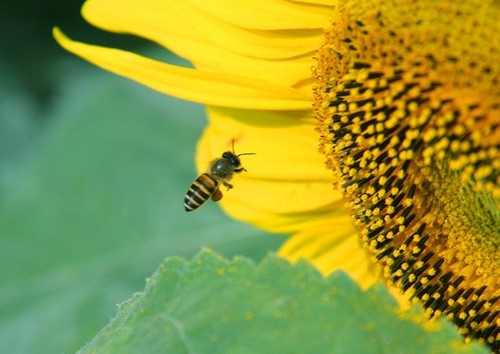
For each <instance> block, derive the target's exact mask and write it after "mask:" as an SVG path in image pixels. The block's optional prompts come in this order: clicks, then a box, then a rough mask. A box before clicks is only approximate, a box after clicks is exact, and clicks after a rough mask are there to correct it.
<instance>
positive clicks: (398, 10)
mask: <svg viewBox="0 0 500 354" xmlns="http://www.w3.org/2000/svg"><path fill="white" fill-rule="evenodd" d="M337 16H339V17H338V18H337V19H334V20H333V22H332V23H334V25H332V27H331V28H330V29H329V30H327V31H326V34H325V39H324V45H323V47H322V48H321V49H320V51H319V53H318V55H317V67H316V70H315V78H316V81H317V85H316V88H315V100H316V102H315V115H316V117H317V122H318V123H317V124H318V125H317V131H318V132H319V133H320V145H321V148H320V150H321V151H328V153H325V157H326V159H327V165H328V166H331V167H332V168H333V170H334V174H335V176H340V178H341V181H342V182H341V184H340V186H341V188H342V191H343V193H344V195H345V197H346V200H347V205H348V207H349V209H350V210H351V214H352V216H353V218H354V219H355V220H356V225H358V227H360V231H361V234H363V237H362V240H363V241H364V242H365V244H366V246H367V248H368V249H369V250H370V251H371V252H372V253H373V256H374V258H375V259H376V260H377V261H378V262H380V263H381V265H382V266H383V267H384V274H385V275H386V276H387V281H388V282H390V283H392V284H393V285H395V286H397V287H399V288H400V289H401V290H402V291H403V292H406V293H408V294H410V295H411V296H412V298H413V299H414V300H415V301H418V302H420V303H421V304H422V306H423V307H425V309H426V313H428V314H429V315H430V316H440V315H443V316H445V317H447V318H449V319H451V320H452V321H454V322H455V324H456V325H457V326H458V327H459V328H460V333H462V334H463V335H464V337H465V340H466V341H468V340H470V339H471V338H477V339H479V340H480V341H483V342H485V343H487V344H488V345H489V346H490V347H491V348H492V349H493V351H500V330H499V323H500V238H499V234H500V212H499V208H498V207H499V205H500V186H499V185H500V172H499V170H500V154H499V146H500V133H499V131H500V82H499V78H500V60H498V58H499V57H500V20H499V19H500V7H498V6H497V5H496V4H494V2H489V1H478V0H472V1H468V2H460V1H450V2H446V3H439V5H438V4H436V3H435V2H433V1H423V2H421V1H419V2H407V1H396V2H385V1H382V0H380V1H379V2H378V3H377V2H375V4H374V3H373V2H370V3H369V5H365V4H363V5H361V4H360V3H359V2H357V3H356V6H354V5H353V4H351V2H349V1H347V2H346V3H345V6H344V7H342V8H341V9H340V10H339V13H338V14H337ZM324 107H328V109H325V108H324ZM331 108H335V109H334V110H331Z"/></svg>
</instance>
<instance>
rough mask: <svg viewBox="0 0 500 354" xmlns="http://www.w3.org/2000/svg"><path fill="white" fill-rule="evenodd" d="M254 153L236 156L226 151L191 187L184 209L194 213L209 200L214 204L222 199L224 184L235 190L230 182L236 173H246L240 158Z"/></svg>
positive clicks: (185, 198)
mask: <svg viewBox="0 0 500 354" xmlns="http://www.w3.org/2000/svg"><path fill="white" fill-rule="evenodd" d="M254 154H255V153H253V152H247V153H244V154H239V155H236V153H235V152H234V141H233V151H226V152H225V153H223V154H222V157H220V158H217V159H215V160H213V161H212V162H211V163H210V165H209V166H208V169H207V172H205V173H202V174H201V175H200V176H199V177H198V178H197V179H195V181H194V182H193V184H191V187H189V189H188V191H187V193H186V196H185V197H184V209H185V210H186V211H193V210H196V209H198V208H199V207H200V206H202V205H203V203H205V202H206V201H207V200H208V199H209V198H210V199H212V200H213V201H214V202H218V201H219V200H221V199H222V192H221V191H220V189H219V188H220V185H221V184H223V185H224V186H225V187H226V188H227V190H230V189H231V188H233V186H232V185H231V184H229V181H230V180H231V179H232V178H233V176H234V174H235V173H240V172H243V171H246V170H245V168H243V167H242V166H241V161H240V156H243V155H254Z"/></svg>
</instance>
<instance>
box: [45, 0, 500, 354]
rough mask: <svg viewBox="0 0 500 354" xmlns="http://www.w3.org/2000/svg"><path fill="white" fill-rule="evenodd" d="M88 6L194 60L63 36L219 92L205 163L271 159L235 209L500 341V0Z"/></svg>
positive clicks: (87, 49) (252, 174)
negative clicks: (181, 62) (185, 64)
mask: <svg viewBox="0 0 500 354" xmlns="http://www.w3.org/2000/svg"><path fill="white" fill-rule="evenodd" d="M83 15H84V16H85V18H86V19H87V20H88V21H89V22H90V23H92V24H93V25H95V26H97V27H101V28H103V29H105V30H108V31H113V32H122V33H125V32H126V33H132V34H135V35H138V36H141V37H144V38H147V39H149V40H151V41H153V42H156V43H158V44H160V45H162V46H164V47H167V48H169V49H170V50H172V51H174V52H175V53H177V54H179V55H180V56H182V57H185V58H187V59H188V60H190V61H191V62H192V63H193V65H194V67H195V68H194V69H189V68H180V67H176V66H172V65H169V64H166V63H161V62H158V61H155V60H152V59H148V58H145V57H142V56H139V55H136V54H133V53H129V52H125V51H121V50H117V49H110V48H103V47H98V46H92V45H88V44H83V43H80V42H75V41H72V40H70V39H68V38H67V37H65V36H64V35H63V34H62V33H61V32H60V31H59V30H58V29H55V31H54V35H55V37H56V39H57V40H58V41H59V43H60V44H61V45H62V46H63V47H64V48H66V49H67V50H69V51H71V52H73V53H75V54H77V55H79V56H81V57H83V58H85V59H86V60H89V61H90V62H93V63H95V64H96V65H98V66H100V67H102V68H104V69H107V70H110V71H112V72H115V73H117V74H120V75H123V76H126V77H128V78H131V79H133V80H136V81H138V82H140V83H143V84H145V85H147V86H149V87H152V88H154V89H156V90H159V91H161V92H164V93H167V94H170V95H174V96H177V97H180V98H184V99H188V100H192V101H196V102H200V103H203V104H206V105H207V110H208V117H209V125H208V126H207V128H206V129H205V132H204V134H203V136H202V138H201V140H200V142H199V146H198V152H197V161H196V163H197V166H198V168H199V170H200V171H203V170H205V168H206V166H207V165H208V163H209V161H210V160H212V159H214V158H215V157H219V156H220V155H221V153H222V152H223V151H227V150H230V149H231V146H232V141H233V140H234V141H235V150H236V152H237V153H242V152H243V153H244V152H255V153H256V154H257V155H256V156H244V157H242V160H243V161H242V163H243V165H244V166H245V168H246V169H247V170H248V172H247V173H242V174H241V175H238V177H237V181H235V183H234V184H235V188H234V189H233V190H231V191H230V192H228V193H224V198H223V199H222V201H221V204H222V207H223V208H224V209H225V210H226V212H227V213H229V214H230V215H232V216H233V217H234V218H236V219H239V220H243V221H247V222H250V223H252V224H254V225H257V226H258V227H260V228H263V229H265V230H268V231H271V232H280V233H287V234H290V235H291V237H290V238H289V239H288V240H287V241H286V242H285V244H284V245H283V246H282V248H281V250H280V252H279V253H280V254H281V255H282V256H283V257H286V258H288V259H290V260H292V261H294V260H297V259H299V258H306V259H309V260H310V261H311V262H312V263H313V264H314V265H315V266H316V267H317V268H318V269H319V270H320V271H322V272H323V273H324V274H329V273H330V272H332V271H333V270H335V269H339V268H340V269H343V270H345V271H346V272H348V273H349V274H350V275H351V276H352V277H353V278H355V279H357V280H358V282H359V283H360V284H361V285H362V286H363V287H367V286H370V285H371V284H373V283H374V282H375V281H376V280H377V279H379V278H380V277H383V278H384V279H386V280H387V281H388V282H390V283H392V284H394V285H395V286H397V287H398V288H399V289H402V290H403V291H405V292H406V293H407V294H409V295H410V296H413V298H415V299H417V300H420V301H421V303H422V304H423V305H424V307H425V308H427V309H428V311H429V313H430V314H431V315H440V314H444V315H446V316H448V317H449V318H451V319H452V320H453V321H454V322H455V323H456V324H457V325H458V326H459V327H460V329H461V331H462V333H463V334H464V335H465V336H466V338H470V337H476V338H479V339H480V340H481V341H484V342H486V343H488V344H489V345H490V346H491V347H492V348H493V350H498V345H499V341H500V334H499V322H500V319H499V312H500V309H499V301H498V299H499V298H500V290H499V289H500V287H499V285H500V280H499V272H500V267H499V266H500V264H499V259H500V257H499V256H500V254H499V252H500V251H499V249H500V247H499V246H500V244H499V242H500V241H499V237H498V235H499V223H498V218H499V213H498V200H499V198H500V188H499V187H498V182H499V178H500V177H499V174H498V171H499V169H500V159H499V154H498V146H499V144H500V133H499V127H498V125H499V124H500V90H499V87H500V83H499V76H500V64H499V63H500V38H499V33H500V8H499V6H498V4H497V3H495V2H493V1H492V2H488V1H478V0H476V1H469V2H465V3H461V2H459V1H455V2H453V1H441V2H435V1H418V2H412V1H390V2H386V1H383V0H373V1H366V2H365V1H333V0H331V1H328V0H316V1H315V0H300V1H299V0H295V1H292V0H265V1H262V0H254V1H245V0H231V1H224V0H217V1H214V0H203V1H202V0H185V1H179V0H175V1H174V0H171V1H168V0H164V1H152V0H145V1H139V0H137V1H134V0H128V1H123V0H122V1H117V0H89V1H87V2H86V3H85V5H84V8H83ZM312 67H313V68H314V69H313V73H314V74H312V71H311V68H312ZM313 104H314V110H313V109H312V107H313ZM315 130H316V131H315ZM318 146H319V149H320V151H321V152H322V153H323V154H324V155H321V154H319V153H318ZM325 161H326V164H325ZM332 185H334V186H335V187H336V188H333V187H332ZM352 217H354V218H352ZM363 244H364V246H365V247H363ZM374 261H375V262H374Z"/></svg>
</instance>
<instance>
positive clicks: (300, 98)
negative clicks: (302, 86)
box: [54, 28, 311, 110]
mask: <svg viewBox="0 0 500 354" xmlns="http://www.w3.org/2000/svg"><path fill="white" fill-rule="evenodd" d="M54 37H55V38H56V40H57V41H58V42H59V44H60V45H61V46H62V47H64V48H65V49H66V50H68V51H70V52H72V53H74V54H76V55H79V56H81V57H82V58H84V59H86V60H88V61H90V62H91V63H94V64H95V65H97V66H99V67H101V68H103V69H106V70H109V71H111V72H114V73H116V74H119V75H122V76H125V77H127V78H130V79H132V80H135V81H137V82H139V83H142V84H144V85H146V86H149V87H151V88H153V89H155V90H158V91H160V92H163V93H166V94H169V95H173V96H176V97H179V98H183V99H186V100H190V101H195V102H199V103H205V104H210V105H217V106H226V107H240V108H244V107H248V108H254V109H255V108H257V109H271V110H274V109H288V110H295V109H309V108H310V106H311V102H310V99H309V97H308V95H306V94H303V93H301V92H300V91H298V90H294V89H287V88H284V87H280V86H274V85H272V84H269V83H265V82H262V81H258V80H252V79H249V78H242V77H236V76H229V75H225V76H221V75H219V74H217V73H214V72H207V71H202V70H195V69H188V68H182V67H177V66H174V65H170V64H166V63H162V62H159V61H156V60H152V59H149V58H145V57H142V56H140V55H137V54H133V53H130V52H126V51H122V50H118V49H112V48H105V47H100V46H94V45H89V44H85V43H81V42H76V41H72V40H70V39H69V38H67V37H66V36H64V35H63V34H62V32H60V31H59V29H57V28H54Z"/></svg>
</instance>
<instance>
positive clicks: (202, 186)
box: [184, 173, 219, 211]
mask: <svg viewBox="0 0 500 354" xmlns="http://www.w3.org/2000/svg"><path fill="white" fill-rule="evenodd" d="M218 188H219V182H218V181H217V180H216V179H214V178H213V177H211V176H210V175H209V174H208V173H203V174H202V175H201V176H199V177H198V178H197V179H196V180H195V181H194V182H193V184H192V185H191V187H189V190H188V191H187V193H186V196H185V197H184V209H185V210H186V211H193V210H195V209H197V208H199V207H200V206H201V205H202V204H203V203H205V202H206V201H207V200H208V199H209V198H210V197H211V196H212V195H213V194H214V193H215V192H216V191H217V190H218Z"/></svg>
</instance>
